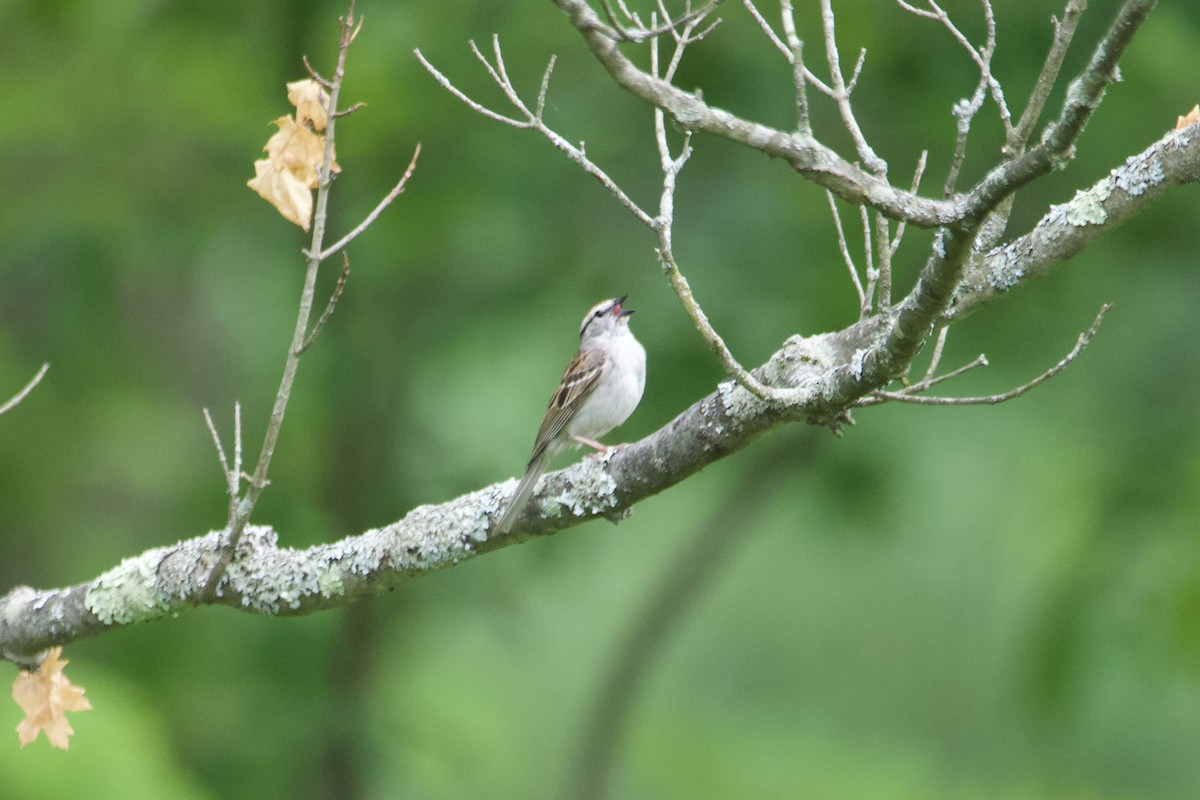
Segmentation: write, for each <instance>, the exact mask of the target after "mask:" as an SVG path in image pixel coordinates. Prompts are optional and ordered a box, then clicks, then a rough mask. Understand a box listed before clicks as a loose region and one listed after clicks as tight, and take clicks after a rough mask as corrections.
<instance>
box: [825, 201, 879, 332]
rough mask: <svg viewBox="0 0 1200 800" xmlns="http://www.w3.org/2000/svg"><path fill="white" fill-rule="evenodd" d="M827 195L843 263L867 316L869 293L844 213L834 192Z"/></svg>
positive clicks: (862, 310) (861, 308) (860, 306)
mask: <svg viewBox="0 0 1200 800" xmlns="http://www.w3.org/2000/svg"><path fill="white" fill-rule="evenodd" d="M825 197H826V198H828V199H829V213H830V214H832V215H833V223H834V227H835V228H837V240H838V250H840V251H841V253H842V263H844V264H845V265H846V269H847V270H849V272H850V280H851V281H853V283H854V292H855V294H857V295H858V307H859V309H860V310H861V312H862V314H861V316H866V314H867V312H868V311H869V309H870V305H871V303H870V301H869V300H868V299H867V293H866V291H864V290H863V285H862V281H861V280H859V278H858V268H857V267H855V266H854V259H853V258H852V257H851V256H850V247H849V246H848V245H847V244H846V231H845V229H844V228H842V215H841V213H839V212H838V207H837V201H836V200H834V198H833V192H831V191H829V190H826V191H825Z"/></svg>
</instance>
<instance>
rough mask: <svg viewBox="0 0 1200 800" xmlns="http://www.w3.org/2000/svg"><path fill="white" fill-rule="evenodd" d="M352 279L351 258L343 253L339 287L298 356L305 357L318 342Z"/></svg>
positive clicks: (334, 289) (336, 287)
mask: <svg viewBox="0 0 1200 800" xmlns="http://www.w3.org/2000/svg"><path fill="white" fill-rule="evenodd" d="M349 277H350V256H348V255H346V252H345V251H344V250H343V251H342V274H341V275H339V276H338V280H337V285H336V286H334V287H333V294H331V295H330V296H329V303H328V304H327V305H326V306H325V310H324V311H323V312H322V313H321V316H320V318H318V319H317V324H315V325H313V329H312V332H311V333H309V335H308V338H307V339H305V340H304V344H302V345H300V350H299V351H298V352H297V353H296V355H298V356H299V355H303V354H304V351H305V350H307V349H308V348H310V347H312V343H313V342H315V341H316V339H317V336H319V335H320V333H321V329H322V328H324V327H325V323H326V322H327V321H328V320H329V318H330V317H331V316H333V309H334V308H335V307H336V306H337V302H338V298H340V297H341V296H342V290H343V289H345V288H346V279H347V278H349Z"/></svg>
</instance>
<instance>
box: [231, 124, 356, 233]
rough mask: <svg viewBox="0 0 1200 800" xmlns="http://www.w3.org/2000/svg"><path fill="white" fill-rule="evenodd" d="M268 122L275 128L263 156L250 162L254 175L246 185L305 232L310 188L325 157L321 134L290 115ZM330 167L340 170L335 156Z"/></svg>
mask: <svg viewBox="0 0 1200 800" xmlns="http://www.w3.org/2000/svg"><path fill="white" fill-rule="evenodd" d="M272 124H274V125H276V126H278V127H279V130H278V131H276V132H275V133H274V135H272V136H271V138H270V139H268V140H267V144H266V146H265V147H263V150H266V151H267V157H266V158H265V159H260V160H258V161H255V162H254V177H253V178H251V179H250V180H249V181H247V182H246V185H247V186H249V187H250V188H251V189H253V190H254V191H256V192H258V194H259V196H260V197H262V198H263V199H264V200H266V201H267V202H268V203H270V204H271V205H273V206H275V208H276V210H277V211H279V213H280V214H282V215H283V217H284V219H286V220H288V221H290V222H294V223H295V224H297V225H299V226H300V227H301V228H303V229H304V230H306V231H307V230H308V226H309V224H310V223H311V222H312V210H313V199H312V192H311V191H310V190H311V189H315V188H316V186H317V171H318V169H319V168H320V166H321V162H322V161H324V159H325V137H324V136H321V135H319V134H316V133H313V132H312V131H310V130H309V129H308V128H306V127H303V126H301V125H297V124H296V121H295V120H294V119H292V118H291V117H290V116H287V117H280V118H279V119H277V120H275V121H274V123H272ZM330 167H331V169H332V170H333V171H334V172H340V171H341V169H342V168H341V167H340V166H338V163H337V160H336V159H334V161H333V163H332V164H331V165H330Z"/></svg>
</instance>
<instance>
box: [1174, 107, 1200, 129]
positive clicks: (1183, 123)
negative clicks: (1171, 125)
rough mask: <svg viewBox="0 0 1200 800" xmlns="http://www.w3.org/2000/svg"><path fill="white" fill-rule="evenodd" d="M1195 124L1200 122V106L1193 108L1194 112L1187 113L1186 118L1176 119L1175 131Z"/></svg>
mask: <svg viewBox="0 0 1200 800" xmlns="http://www.w3.org/2000/svg"><path fill="white" fill-rule="evenodd" d="M1193 122H1200V104H1197V105H1194V106H1192V110H1191V111H1189V112H1188V113H1187V116H1186V117H1176V119H1175V130H1181V129H1183V128H1186V127H1187V126H1188V125H1191V124H1192V123H1193Z"/></svg>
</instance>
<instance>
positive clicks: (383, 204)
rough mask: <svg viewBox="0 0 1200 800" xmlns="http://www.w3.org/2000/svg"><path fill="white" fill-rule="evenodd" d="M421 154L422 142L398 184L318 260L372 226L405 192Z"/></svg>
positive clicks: (319, 258)
mask: <svg viewBox="0 0 1200 800" xmlns="http://www.w3.org/2000/svg"><path fill="white" fill-rule="evenodd" d="M420 155H421V144H420V143H419V142H418V143H417V146H416V148H415V149H414V150H413V156H412V160H411V161H409V162H408V168H407V169H405V170H404V174H403V175H401V176H400V180H398V181H396V185H395V186H393V187H392V190H391V191H390V192H388V193H387V194H386V195H384V198H383V199H382V200H380V201H379V204H378V205H376V206H375V208H373V209H372V210H371V213H370V214H367V216H366V217H365V218H364V219H363V221H362V222H360V223H358V225H356V226H355V227H354V230H352V231H350V232H349V233H347V234H346V235H345V236H343V237H342V238H341V239H338V240H337V241H336V242H334V243H333V244H331V245H329V247H327V248H325V249H324V250H322V251H321V253H320V254H319V255H318V256H317V260H318V261H324V260H325V259H327V258H329V257H330V256H331V255H333V254H334V253H337V252H338V251H339V250H341V249H342V248H344V247H345V246H346V245H348V244H350V242H352V241H354V240H355V239H356V238H357V237H358V236H359V234H361V233H362V232H363V231H365V230H366V229H367V228H368V227H370V225H371V223H372V222H374V221H375V218H376V217H378V216H379V215H380V214H382V213H383V210H384V209H385V208H387V207H388V206H390V205H391V204H392V201H393V200H395V199H396V198H397V197H399V196H400V195H401V194H402V193H403V192H404V187H405V186H407V185H408V179H409V178H411V177H412V175H413V172H414V171H415V170H416V168H417V158H418V157H419V156H420Z"/></svg>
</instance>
